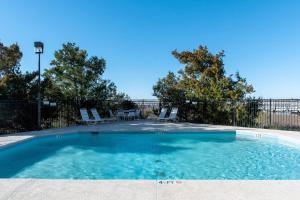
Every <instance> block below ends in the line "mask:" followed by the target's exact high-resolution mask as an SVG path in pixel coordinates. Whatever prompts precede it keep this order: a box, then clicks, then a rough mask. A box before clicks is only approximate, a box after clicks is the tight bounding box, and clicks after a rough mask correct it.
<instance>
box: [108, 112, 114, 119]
mask: <svg viewBox="0 0 300 200" xmlns="http://www.w3.org/2000/svg"><path fill="white" fill-rule="evenodd" d="M109 117H111V118H112V117H114V114H113V112H112V111H111V110H109Z"/></svg>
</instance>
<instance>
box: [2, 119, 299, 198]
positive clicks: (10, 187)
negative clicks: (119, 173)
mask: <svg viewBox="0 0 300 200" xmlns="http://www.w3.org/2000/svg"><path fill="white" fill-rule="evenodd" d="M126 130H127V131H132V132H135V131H147V132H157V131H161V132H184V131H189V132H209V131H213V132H215V131H236V132H237V134H250V135H252V136H253V137H257V138H261V137H269V136H271V137H276V138H278V139H281V140H284V141H289V142H292V143H295V144H300V132H298V131H281V130H270V129H256V128H243V127H232V126H216V125H207V124H191V123H162V122H156V121H149V120H146V121H143V120H141V121H131V122H130V121H129V122H117V123H106V124H99V125H91V126H73V127H68V128H62V129H48V130H43V131H36V132H24V133H17V134H11V135H1V136H0V148H6V147H8V146H10V145H15V144H18V143H19V142H23V141H25V140H29V139H32V138H36V137H43V136H49V135H58V134H67V133H77V132H90V131H100V132H101V131H126ZM0 188H1V191H0V200H2V199H3V200H4V199H5V200H6V199H16V200H17V199H24V200H27V199H28V200H29V199H30V200H35V199H43V200H44V199H46V200H47V199H57V200H59V199H72V200H73V199H101V200H117V199H122V200H123V199H124V200H127V199H128V200H140V199H145V200H148V199H149V200H158V199H159V200H167V199H168V200H169V199H173V200H179V199H180V200H182V199H187V200H196V199H197V200H198V199H209V200H217V199H218V200H219V199H231V200H235V199H236V200H244V199H247V200H248V199H250V200H252V199H253V200H254V199H255V200H256V199H261V200H262V199H272V200H277V199H278V200H279V199H280V200H281V199H286V200H289V199H297V197H298V196H300V189H299V188H300V180H279V181H277V180H180V181H178V182H177V181H175V180H59V179H51V180H49V179H0Z"/></svg>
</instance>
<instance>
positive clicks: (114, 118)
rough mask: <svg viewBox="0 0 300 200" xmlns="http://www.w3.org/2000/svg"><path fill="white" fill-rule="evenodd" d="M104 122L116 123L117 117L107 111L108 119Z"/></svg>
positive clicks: (110, 111)
mask: <svg viewBox="0 0 300 200" xmlns="http://www.w3.org/2000/svg"><path fill="white" fill-rule="evenodd" d="M106 120H108V121H116V120H117V117H116V116H115V115H114V114H113V112H112V110H109V118H107V119H106Z"/></svg>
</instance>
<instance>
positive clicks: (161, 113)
mask: <svg viewBox="0 0 300 200" xmlns="http://www.w3.org/2000/svg"><path fill="white" fill-rule="evenodd" d="M166 114H167V109H166V108H162V109H161V111H160V114H159V117H158V118H159V119H164V118H165V116H166Z"/></svg>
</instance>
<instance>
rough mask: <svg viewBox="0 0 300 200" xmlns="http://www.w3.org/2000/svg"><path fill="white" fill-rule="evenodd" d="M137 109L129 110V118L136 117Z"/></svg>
mask: <svg viewBox="0 0 300 200" xmlns="http://www.w3.org/2000/svg"><path fill="white" fill-rule="evenodd" d="M135 116H136V115H135V110H129V112H128V115H127V117H126V118H127V119H128V120H129V119H131V120H134V119H135Z"/></svg>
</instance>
